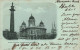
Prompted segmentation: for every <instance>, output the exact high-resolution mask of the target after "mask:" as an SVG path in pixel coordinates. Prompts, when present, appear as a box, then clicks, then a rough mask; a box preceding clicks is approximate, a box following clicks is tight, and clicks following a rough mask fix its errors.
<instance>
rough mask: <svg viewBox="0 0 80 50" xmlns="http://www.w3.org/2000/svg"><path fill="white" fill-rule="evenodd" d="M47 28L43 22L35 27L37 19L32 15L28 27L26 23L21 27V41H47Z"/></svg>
mask: <svg viewBox="0 0 80 50" xmlns="http://www.w3.org/2000/svg"><path fill="white" fill-rule="evenodd" d="M45 35H46V28H45V27H44V23H43V22H42V21H41V22H40V24H39V25H38V26H36V25H35V18H34V17H33V15H32V14H31V16H30V18H29V20H28V26H27V27H26V24H25V22H23V23H22V25H21V26H20V38H21V39H45Z"/></svg>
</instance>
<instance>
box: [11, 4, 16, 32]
mask: <svg viewBox="0 0 80 50" xmlns="http://www.w3.org/2000/svg"><path fill="white" fill-rule="evenodd" d="M10 11H11V17H10V32H14V11H15V9H14V6H13V3H12V6H11V9H10Z"/></svg>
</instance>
